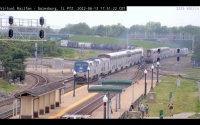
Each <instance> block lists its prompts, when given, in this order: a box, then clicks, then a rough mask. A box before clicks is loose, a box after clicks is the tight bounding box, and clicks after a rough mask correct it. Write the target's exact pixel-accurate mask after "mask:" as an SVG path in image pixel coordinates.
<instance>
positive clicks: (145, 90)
mask: <svg viewBox="0 0 200 125" xmlns="http://www.w3.org/2000/svg"><path fill="white" fill-rule="evenodd" d="M144 75H145V77H144V78H145V86H144V87H145V88H144V96H146V93H147V82H146V75H147V70H146V69H145V70H144Z"/></svg>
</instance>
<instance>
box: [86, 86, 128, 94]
mask: <svg viewBox="0 0 200 125" xmlns="http://www.w3.org/2000/svg"><path fill="white" fill-rule="evenodd" d="M125 89H126V87H123V86H109V85H106V86H91V87H90V88H88V92H89V93H91V92H104V93H107V92H109V93H111V92H113V93H121V92H122V91H124V90H125Z"/></svg>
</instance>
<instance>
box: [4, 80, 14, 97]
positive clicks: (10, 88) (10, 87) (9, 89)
mask: <svg viewBox="0 0 200 125" xmlns="http://www.w3.org/2000/svg"><path fill="white" fill-rule="evenodd" d="M0 87H1V88H3V90H4V93H5V94H8V93H9V92H12V91H14V90H15V89H16V86H14V85H10V84H8V83H6V82H5V81H3V80H0Z"/></svg>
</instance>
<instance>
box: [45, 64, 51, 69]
mask: <svg viewBox="0 0 200 125" xmlns="http://www.w3.org/2000/svg"><path fill="white" fill-rule="evenodd" d="M43 66H46V67H50V68H51V67H52V65H51V64H43Z"/></svg>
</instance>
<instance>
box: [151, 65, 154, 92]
mask: <svg viewBox="0 0 200 125" xmlns="http://www.w3.org/2000/svg"><path fill="white" fill-rule="evenodd" d="M153 69H154V66H153V64H152V66H151V70H152V79H151V91H152V90H153Z"/></svg>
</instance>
